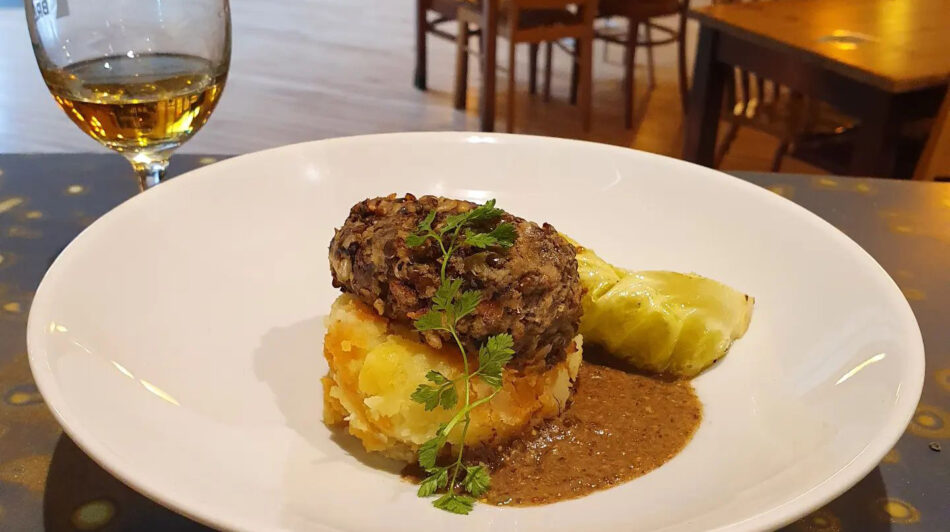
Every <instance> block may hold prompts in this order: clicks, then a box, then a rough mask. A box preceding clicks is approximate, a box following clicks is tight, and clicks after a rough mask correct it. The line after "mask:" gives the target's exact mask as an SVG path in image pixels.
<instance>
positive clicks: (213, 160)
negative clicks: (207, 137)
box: [198, 157, 218, 164]
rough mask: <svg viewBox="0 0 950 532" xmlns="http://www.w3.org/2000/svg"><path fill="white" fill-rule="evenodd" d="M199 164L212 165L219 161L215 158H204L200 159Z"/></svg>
mask: <svg viewBox="0 0 950 532" xmlns="http://www.w3.org/2000/svg"><path fill="white" fill-rule="evenodd" d="M198 162H199V163H201V164H211V163H216V162H218V160H217V159H215V158H214V157H202V158H200V159H198Z"/></svg>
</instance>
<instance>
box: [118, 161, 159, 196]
mask: <svg viewBox="0 0 950 532" xmlns="http://www.w3.org/2000/svg"><path fill="white" fill-rule="evenodd" d="M123 155H125V156H126V159H128V160H129V162H130V163H132V168H133V169H134V170H135V173H136V174H137V175H138V177H139V190H141V191H143V192H144V191H146V190H148V189H150V188H152V187H154V186H155V185H157V184H159V183H161V182H162V181H164V180H165V169H166V168H168V154H159V153H136V154H123Z"/></svg>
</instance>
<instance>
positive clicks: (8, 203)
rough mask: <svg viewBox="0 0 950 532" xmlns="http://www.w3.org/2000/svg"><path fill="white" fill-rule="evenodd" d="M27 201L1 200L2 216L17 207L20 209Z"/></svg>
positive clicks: (16, 198)
mask: <svg viewBox="0 0 950 532" xmlns="http://www.w3.org/2000/svg"><path fill="white" fill-rule="evenodd" d="M24 201H25V200H24V199H23V198H19V197H12V198H6V199H0V214H3V213H5V212H7V211H9V210H11V209H13V208H15V207H19V206H20V205H21V204H23V202H24Z"/></svg>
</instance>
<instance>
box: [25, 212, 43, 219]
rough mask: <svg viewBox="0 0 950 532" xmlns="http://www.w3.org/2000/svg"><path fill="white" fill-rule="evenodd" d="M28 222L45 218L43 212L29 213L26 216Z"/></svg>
mask: <svg viewBox="0 0 950 532" xmlns="http://www.w3.org/2000/svg"><path fill="white" fill-rule="evenodd" d="M25 216H26V219H27V220H39V219H40V218H42V217H43V212H42V211H27V213H26V214H25Z"/></svg>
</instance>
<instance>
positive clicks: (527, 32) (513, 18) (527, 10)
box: [455, 0, 597, 132]
mask: <svg viewBox="0 0 950 532" xmlns="http://www.w3.org/2000/svg"><path fill="white" fill-rule="evenodd" d="M482 1H485V2H497V1H498V0H482ZM596 12H597V0H505V1H504V2H503V3H502V4H501V6H500V8H499V10H498V24H497V27H496V28H488V30H489V32H488V34H489V36H488V39H489V40H492V41H493V40H494V39H495V38H496V37H497V36H498V35H499V34H500V35H502V36H504V37H505V38H506V39H507V40H508V106H507V123H506V128H507V131H509V132H511V131H514V117H515V84H516V80H517V76H516V68H515V50H516V47H517V45H518V44H522V43H527V44H529V45H530V48H529V50H530V52H531V53H530V55H529V57H530V58H531V68H530V70H531V72H530V79H529V84H530V88H531V91H532V92H534V91H535V89H536V86H537V78H536V75H537V74H536V61H537V59H536V58H537V51H538V46H539V44H540V43H542V42H544V43H549V44H548V47H547V49H546V57H547V61H548V66H547V67H546V70H545V94H550V61H551V48H550V43H551V42H553V41H558V40H561V39H574V40H575V42H576V43H577V53H576V54H575V62H576V65H577V70H578V71H579V75H578V77H579V82H578V84H579V88H578V93H579V98H578V99H579V107H580V110H581V122H582V125H583V128H584V130H585V131H587V130H589V129H590V120H591V84H592V63H593V42H594V16H595V15H596ZM483 13H484V10H483V8H482V6H481V5H480V3H467V4H466V5H463V6H461V7H460V8H459V10H458V15H457V16H458V32H457V33H456V54H457V55H456V77H455V107H456V109H465V104H466V93H467V91H468V56H469V54H470V53H472V50H471V49H470V48H469V45H468V41H469V37H468V36H469V35H470V34H471V32H472V26H475V27H478V28H482V27H483V26H484V24H483ZM491 30H494V31H491ZM482 40H485V39H484V38H483V39H482ZM482 44H484V43H482ZM482 48H484V49H485V50H491V49H494V47H490V48H489V47H487V46H485V47H483V46H479V50H478V52H477V53H478V54H479V55H480V54H481V53H482ZM486 63H487V64H490V65H493V64H494V62H493V61H486ZM495 70H496V69H495V68H487V69H485V71H484V72H483V73H482V83H489V84H490V86H491V87H494V76H495V74H496V72H495ZM489 78H491V79H489ZM484 92H489V93H490V92H491V91H484ZM480 103H481V104H482V105H485V102H480ZM482 118H483V126H482V129H483V130H488V129H491V128H490V127H486V125H485V123H484V121H485V117H484V116H483V117H482Z"/></svg>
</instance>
